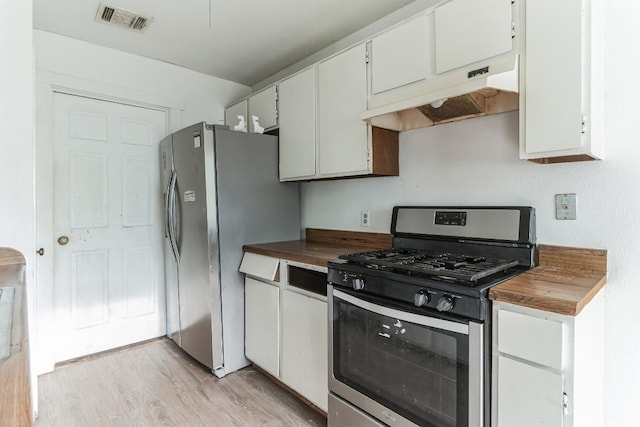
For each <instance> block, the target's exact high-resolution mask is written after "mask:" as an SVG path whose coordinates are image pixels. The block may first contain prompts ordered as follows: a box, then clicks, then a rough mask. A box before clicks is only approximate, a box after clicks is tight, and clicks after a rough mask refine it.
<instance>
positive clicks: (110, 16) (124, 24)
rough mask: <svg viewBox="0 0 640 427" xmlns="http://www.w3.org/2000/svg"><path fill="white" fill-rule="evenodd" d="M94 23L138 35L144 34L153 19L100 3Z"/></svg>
mask: <svg viewBox="0 0 640 427" xmlns="http://www.w3.org/2000/svg"><path fill="white" fill-rule="evenodd" d="M96 21H100V22H106V23H107V24H111V25H116V26H118V27H121V28H126V29H129V30H131V31H135V32H138V33H142V32H144V31H145V30H146V29H147V27H148V26H149V24H150V23H151V21H153V18H149V17H145V16H140V15H138V14H137V13H133V12H130V11H128V10H124V9H118V8H116V7H113V6H109V5H106V4H104V3H100V5H99V6H98V12H97V13H96Z"/></svg>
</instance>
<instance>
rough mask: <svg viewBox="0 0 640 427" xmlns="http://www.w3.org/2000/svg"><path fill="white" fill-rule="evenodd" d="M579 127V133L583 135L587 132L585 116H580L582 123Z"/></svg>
mask: <svg viewBox="0 0 640 427" xmlns="http://www.w3.org/2000/svg"><path fill="white" fill-rule="evenodd" d="M580 126H581V127H580V133H582V134H585V133H586V132H587V116H582V123H581V125H580Z"/></svg>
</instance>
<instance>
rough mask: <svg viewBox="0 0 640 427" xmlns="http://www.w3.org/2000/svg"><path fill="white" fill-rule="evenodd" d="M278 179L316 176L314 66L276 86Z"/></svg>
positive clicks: (286, 179)
mask: <svg viewBox="0 0 640 427" xmlns="http://www.w3.org/2000/svg"><path fill="white" fill-rule="evenodd" d="M278 86H279V101H278V102H279V121H280V180H281V181H290V180H296V179H305V178H313V177H314V176H315V175H316V67H312V68H309V69H307V70H305V71H302V72H301V73H298V74H296V75H294V76H292V77H289V78H287V79H286V80H283V81H281V82H280V83H279V85H278Z"/></svg>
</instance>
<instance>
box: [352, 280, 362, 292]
mask: <svg viewBox="0 0 640 427" xmlns="http://www.w3.org/2000/svg"><path fill="white" fill-rule="evenodd" d="M351 286H353V290H354V291H360V290H362V289H364V280H362V279H361V278H359V277H356V278H355V279H353V280H352V281H351Z"/></svg>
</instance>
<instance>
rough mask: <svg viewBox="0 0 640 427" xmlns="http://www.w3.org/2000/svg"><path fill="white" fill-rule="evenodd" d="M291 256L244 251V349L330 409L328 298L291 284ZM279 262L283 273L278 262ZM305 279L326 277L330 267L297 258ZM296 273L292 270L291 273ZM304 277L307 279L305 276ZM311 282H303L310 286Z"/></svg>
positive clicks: (316, 280) (295, 388)
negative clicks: (278, 257) (283, 258)
mask: <svg viewBox="0 0 640 427" xmlns="http://www.w3.org/2000/svg"><path fill="white" fill-rule="evenodd" d="M291 263H292V262H291V261H285V260H279V259H276V258H271V257H265V256H262V255H255V254H252V253H245V255H244V258H243V261H242V265H241V267H240V271H241V272H243V273H245V274H247V276H246V277H245V354H246V356H247V359H249V360H251V362H253V363H254V364H255V365H257V366H259V367H260V368H262V369H264V370H265V371H267V372H268V373H270V374H271V375H273V376H274V377H275V378H277V379H279V380H280V381H282V382H283V383H284V384H286V385H287V386H288V387H290V388H291V389H292V390H293V391H295V392H296V393H298V394H299V395H300V396H302V397H303V398H305V399H307V400H308V401H309V402H311V403H313V404H314V405H315V406H317V407H318V408H320V409H322V410H324V411H327V407H328V403H327V397H328V394H329V387H328V381H327V378H328V373H327V371H328V355H327V352H328V346H327V324H328V320H327V319H328V317H327V316H328V314H327V299H326V296H324V295H320V294H317V293H316V292H315V291H314V292H311V291H308V290H304V289H301V288H300V287H298V286H291V285H289V278H290V275H289V269H290V266H291ZM277 266H279V274H275V271H276V270H275V268H277ZM306 267H308V269H309V270H310V271H311V272H312V273H311V274H310V276H306V275H304V273H303V274H302V276H301V275H300V274H298V275H297V276H296V280H297V281H300V282H307V283H310V282H314V283H315V284H316V288H315V289H318V286H317V285H318V284H320V283H321V282H322V281H324V283H325V284H326V268H324V269H322V268H321V267H316V266H310V265H301V264H298V263H295V267H294V268H296V269H297V270H298V271H300V270H303V271H307V269H306ZM291 277H293V276H291ZM301 277H302V279H301ZM307 283H300V284H299V286H305V285H306V284H307Z"/></svg>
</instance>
